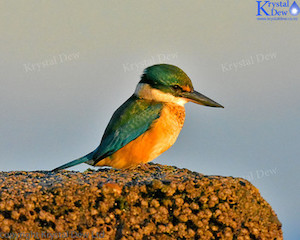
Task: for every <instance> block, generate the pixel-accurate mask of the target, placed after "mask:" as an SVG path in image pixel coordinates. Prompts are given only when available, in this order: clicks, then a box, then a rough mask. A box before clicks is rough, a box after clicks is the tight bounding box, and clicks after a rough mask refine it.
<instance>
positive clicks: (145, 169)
mask: <svg viewBox="0 0 300 240" xmlns="http://www.w3.org/2000/svg"><path fill="white" fill-rule="evenodd" d="M139 167H140V168H141V169H143V170H144V171H149V170H150V166H149V164H148V163H141V164H140V165H139Z"/></svg>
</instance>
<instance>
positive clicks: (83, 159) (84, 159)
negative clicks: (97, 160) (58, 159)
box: [51, 152, 94, 172]
mask: <svg viewBox="0 0 300 240" xmlns="http://www.w3.org/2000/svg"><path fill="white" fill-rule="evenodd" d="M93 153H94V152H91V153H89V154H87V155H85V156H83V157H81V158H77V159H75V160H73V161H71V162H68V163H66V164H64V165H61V166H59V167H57V168H54V169H53V170H51V172H56V171H58V170H61V169H65V168H69V167H73V166H75V165H77V164H80V163H84V162H88V161H92V158H93Z"/></svg>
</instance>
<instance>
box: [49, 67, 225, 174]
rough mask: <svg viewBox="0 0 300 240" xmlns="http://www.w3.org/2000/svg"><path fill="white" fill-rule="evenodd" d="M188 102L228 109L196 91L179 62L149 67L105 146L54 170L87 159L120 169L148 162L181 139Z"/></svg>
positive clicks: (108, 129) (112, 124)
mask: <svg viewBox="0 0 300 240" xmlns="http://www.w3.org/2000/svg"><path fill="white" fill-rule="evenodd" d="M187 102H193V103H196V104H200V105H203V106H208V107H217V108H224V107H223V106H222V105H220V104H219V103H217V102H215V101H213V100H211V99H210V98H208V97H206V96H204V95H203V94H201V93H199V92H197V91H195V90H194V87H193V84H192V82H191V80H190V78H189V77H188V75H187V74H186V73H185V72H184V71H183V70H182V69H180V68H179V67H177V66H174V65H170V64H156V65H153V66H150V67H148V68H146V69H145V70H144V72H143V74H142V76H141V79H140V81H139V83H138V84H137V86H136V89H135V92H134V93H133V95H132V96H131V97H130V98H129V99H128V100H127V101H125V102H124V103H123V104H122V105H121V106H120V107H119V108H118V109H117V110H116V111H115V112H114V114H113V115H112V117H111V119H110V121H109V123H108V125H107V127H106V129H105V131H104V134H103V137H102V139H101V142H100V145H99V146H98V147H97V148H96V149H95V150H94V151H92V152H90V153H89V154H87V155H85V156H83V157H81V158H78V159H75V160H73V161H71V162H68V163H66V164H64V165H62V166H59V167H57V168H55V169H53V170H52V171H54V172H55V171H58V170H61V169H65V168H69V167H72V166H75V165H77V164H81V163H86V164H89V165H92V166H97V167H101V166H108V167H113V168H117V169H130V168H135V167H137V166H138V165H141V166H147V163H148V162H150V161H152V160H154V159H155V158H156V157H158V156H159V155H160V154H162V153H163V152H165V151H166V150H168V149H169V148H170V147H171V146H172V145H173V144H174V143H175V141H176V139H177V137H178V135H179V133H180V131H181V129H182V127H183V124H184V120H185V108H184V105H185V104H186V103H187Z"/></svg>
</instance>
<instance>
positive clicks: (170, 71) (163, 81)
mask: <svg viewBox="0 0 300 240" xmlns="http://www.w3.org/2000/svg"><path fill="white" fill-rule="evenodd" d="M140 83H147V84H149V85H150V86H151V87H153V88H157V89H159V90H161V91H163V92H167V93H172V94H173V95H177V94H176V92H177V91H178V90H186V91H193V90H194V88H193V84H192V82H191V80H190V78H189V77H188V76H187V75H186V73H185V72H184V71H182V70H181V69H180V68H178V67H176V66H174V65H169V64H157V65H153V66H151V67H148V68H146V69H145V70H144V74H143V75H142V79H141V81H140Z"/></svg>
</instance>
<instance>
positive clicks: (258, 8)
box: [256, 1, 269, 16]
mask: <svg viewBox="0 0 300 240" xmlns="http://www.w3.org/2000/svg"><path fill="white" fill-rule="evenodd" d="M256 2H257V15H256V16H261V14H260V10H262V11H263V12H264V13H265V14H266V15H267V16H269V14H268V13H267V12H266V10H265V9H264V6H265V5H266V4H267V3H268V2H269V1H265V4H264V5H262V6H261V5H260V3H261V2H262V1H256Z"/></svg>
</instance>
